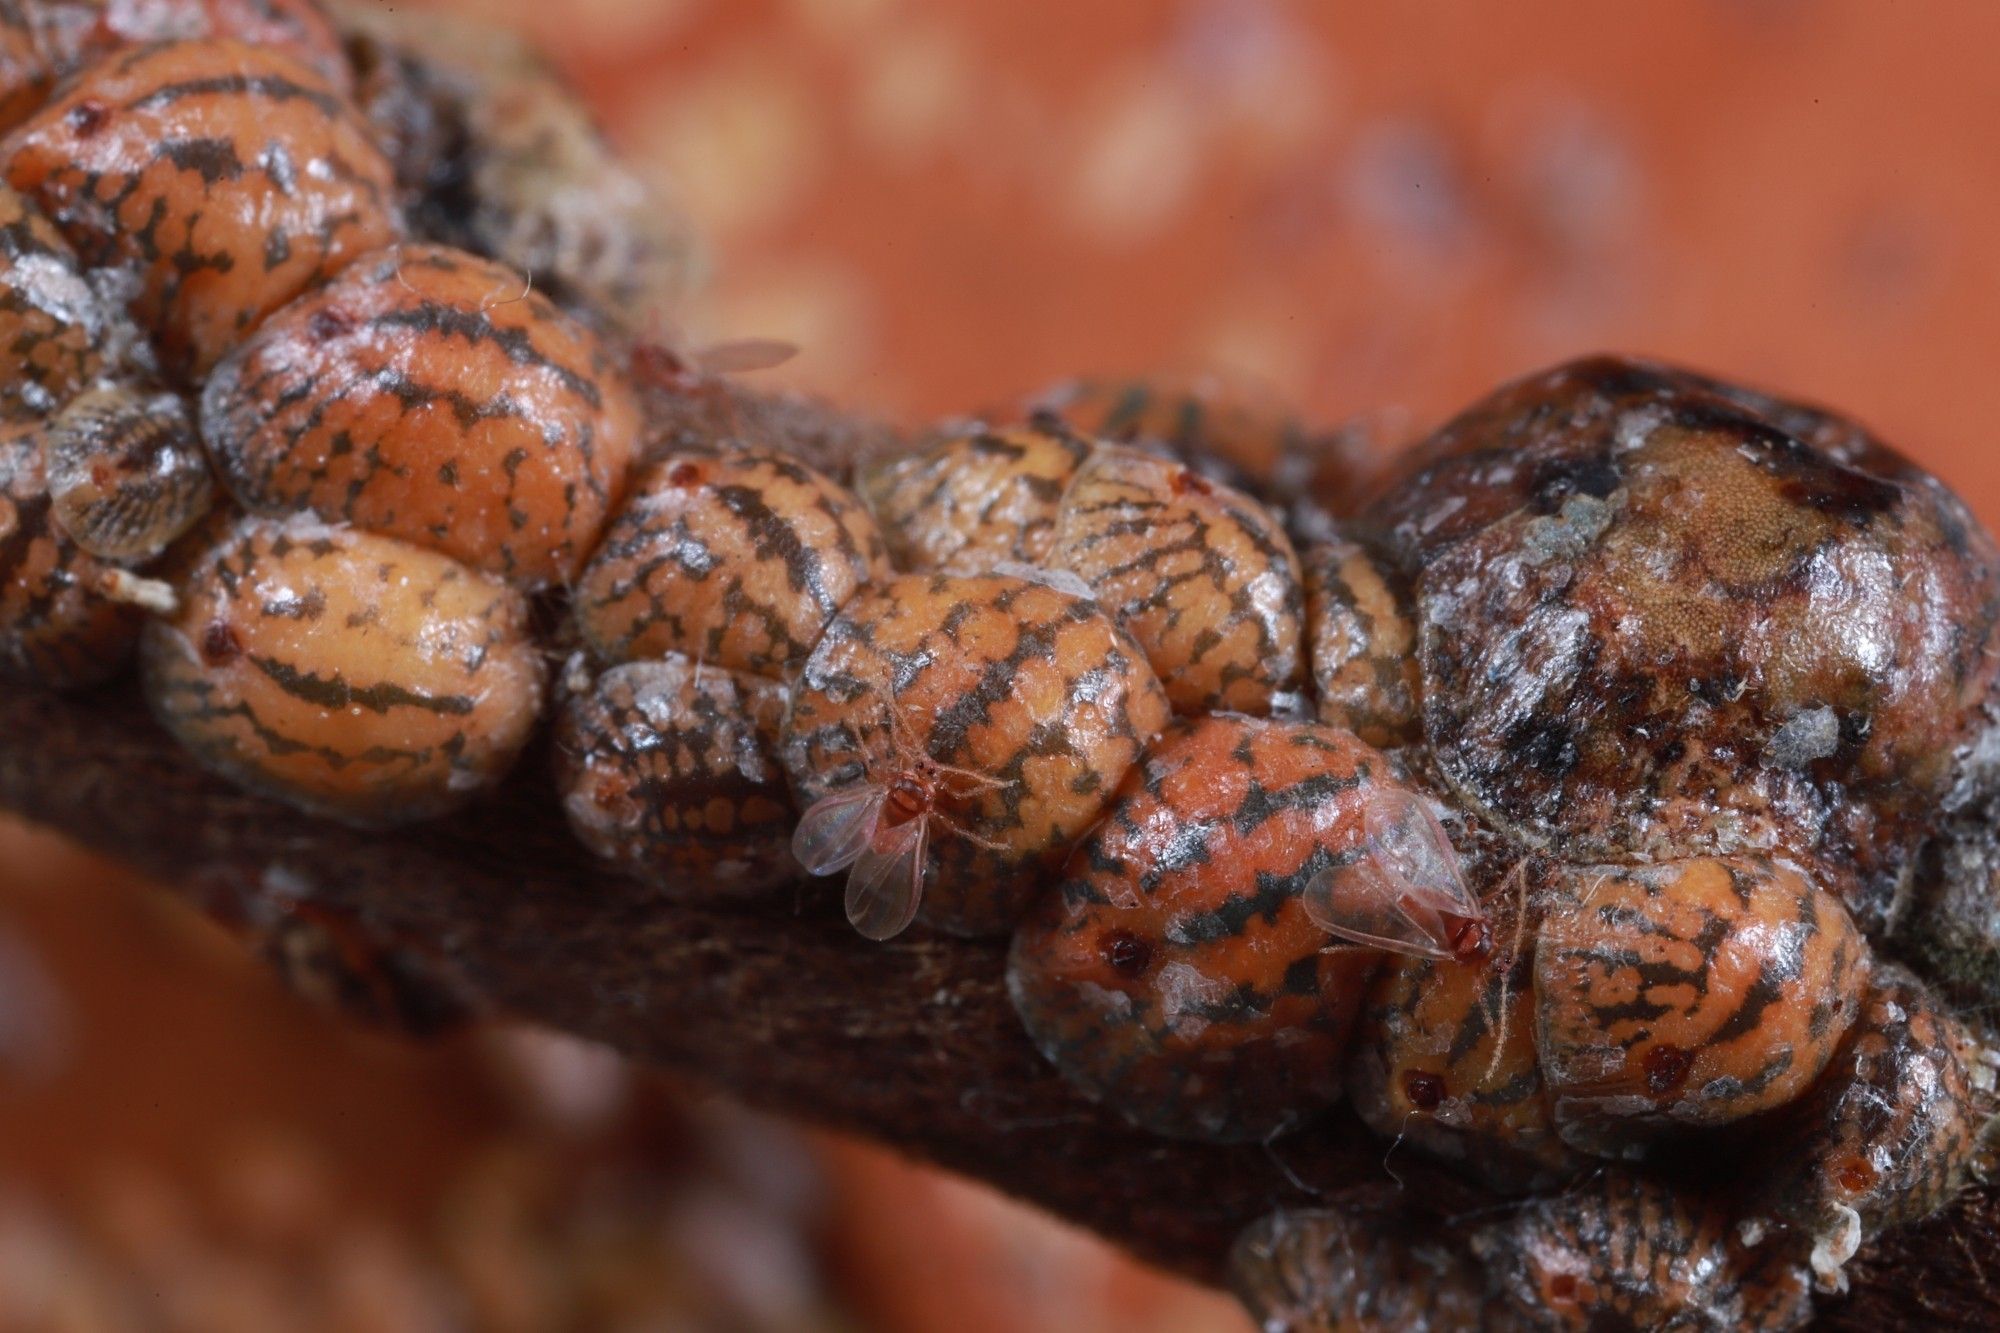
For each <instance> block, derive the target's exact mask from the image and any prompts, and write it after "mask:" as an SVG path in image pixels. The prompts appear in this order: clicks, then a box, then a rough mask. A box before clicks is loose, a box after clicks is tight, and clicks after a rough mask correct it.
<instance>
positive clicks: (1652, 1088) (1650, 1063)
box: [1641, 1042, 1694, 1097]
mask: <svg viewBox="0 0 2000 1333" xmlns="http://www.w3.org/2000/svg"><path fill="white" fill-rule="evenodd" d="M1641 1063H1642V1064H1643V1065H1644V1067H1645V1071H1646V1091H1648V1092H1650V1093H1652V1094H1653V1095H1654V1096H1655V1097H1665V1096H1668V1095H1670V1094H1671V1093H1673V1092H1674V1091H1675V1090H1676V1089H1677V1088H1679V1087H1680V1085H1681V1084H1683V1083H1685V1082H1687V1076H1688V1070H1689V1069H1690V1068H1692V1067H1693V1065H1694V1052H1693V1051H1684V1050H1682V1049H1681V1048H1680V1047H1678V1046H1669V1045H1667V1044H1665V1043H1664V1042H1663V1043H1661V1044H1660V1045H1658V1046H1655V1047H1654V1048H1653V1049H1652V1050H1650V1051H1647V1052H1646V1058H1645V1059H1644V1060H1643V1061H1642V1062H1641Z"/></svg>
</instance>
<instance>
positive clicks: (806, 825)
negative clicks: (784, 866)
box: [792, 783, 889, 875]
mask: <svg viewBox="0 0 2000 1333" xmlns="http://www.w3.org/2000/svg"><path fill="white" fill-rule="evenodd" d="M888 797H889V792H888V789H887V788H886V787H880V786H877V785H875V784H873V783H863V784H862V785H861V786H858V787H848V788H845V789H843V790H841V791H837V792H834V793H833V794H832V795H831V796H822V797H821V798H820V799H819V800H817V801H814V802H813V803H812V807H811V808H810V809H808V810H807V811H806V812H805V814H804V815H803V816H801V817H800V819H799V826H798V827H797V828H796V829H794V830H792V856H793V857H794V858H795V859H796V860H797V861H798V863H799V864H800V865H802V866H804V867H805V868H806V873H807V874H808V875H831V874H833V873H834V872H835V871H837V870H842V869H845V868H846V867H848V866H850V865H852V864H854V859H855V858H856V857H857V856H860V855H861V854H862V853H863V852H865V851H867V850H868V840H869V839H870V838H873V837H874V836H875V827H876V825H877V824H879V823H880V822H881V820H882V802H883V801H885V800H887V799H888Z"/></svg>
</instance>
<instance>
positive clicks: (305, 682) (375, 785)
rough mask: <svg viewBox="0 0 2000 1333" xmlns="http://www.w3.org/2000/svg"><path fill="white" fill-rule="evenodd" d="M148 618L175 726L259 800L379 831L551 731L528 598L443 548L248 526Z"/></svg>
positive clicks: (149, 688)
mask: <svg viewBox="0 0 2000 1333" xmlns="http://www.w3.org/2000/svg"><path fill="white" fill-rule="evenodd" d="M176 583H177V585H178V586H177V591H178V600H179V605H178V607H177V609H175V610H174V611H173V612H172V614H170V615H166V616H163V617H162V618H160V619H156V620H153V621H151V622H150V623H149V624H148V625H147V626H146V632H145V639H144V644H143V661H142V665H143V667H144V677H145V687H146V695H147V699H148V701H149V702H150V703H151V705H152V708H153V713H154V715H155V716H156V717H157V718H158V719H159V720H160V722H161V724H162V725H163V726H165V727H166V729H167V730H168V731H169V732H170V733H171V734H172V735H173V736H174V737H175V738H176V739H177V740H179V741H180V742H181V744H182V745H184V746H186V747H187V749H188V750H189V752H191V753H192V754H193V755H194V756H195V757H196V758H197V759H198V760H200V761H201V762H202V763H203V764H205V765H206V766H208V767H209V768H210V769H212V770H213V771H215V772H217V773H220V774H221V775H222V776H224V777H226V778H229V779H230V780H231V781H233V782H236V783H237V784H238V785H240V786H243V787H246V788H248V789H250V790H252V791H257V792H262V793H265V794H267V795H271V796H275V797H277V798H279V799H282V800H285V801H288V802H290V803H291V804H293V805H295V806H298V807H299V808H301V809H304V810H307V811H310V812H312V813H315V814H321V815H325V816H327V817H329V818H333V819H338V820H342V821H344V822H346V823H350V824H354V825H357V826H360V827H364V828H382V827H390V826H394V825H399V824H407V823H410V822H412V821H415V820H420V819H425V818H429V817H431V816H434V815H439V814H442V813H445V812H446V811H449V810H453V809H456V808H458V807H459V806H462V805H464V804H466V803H467V802H469V801H470V800H471V799H472V798H473V797H475V796H477V795H478V794H479V793H480V792H482V791H484V790H486V789H488V788H489V787H491V786H492V785H493V784H495V783H496V782H498V781H499V780H500V778H501V777H502V776H504V775H505V774H506V772H507V771H508V769H509V768H510V767H511V766H512V764H513V762H514V759H515V758H516V756H517V755H518V754H519V753H520V751H521V749H522V747H523V746H524V745H526V743H527V741H528V738H529V737H530V735H531V734H532V733H533V731H534V727H535V722H536V720H537V718H538V717H539V715H540V712H541V703H542V679H543V669H542V659H541V649H540V647H539V646H538V645H537V644H536V643H535V641H534V640H533V638H532V637H530V635H529V632H528V606H527V600H526V598H525V597H524V596H523V595H522V594H521V593H520V592H519V591H518V590H516V589H514V588H511V587H509V586H508V585H506V584H504V583H502V582H500V581H499V580H498V579H495V578H492V577H490V576H488V575H485V574H481V573H479V572H477V571H476V570H472V569H468V568H467V567H466V566H464V565H462V564H460V563H459V562H458V561H456V560H453V559H452V558H451V557H449V556H445V555H440V554H438V553H437V552H435V551H430V550H426V549H424V548H423V547H420V546H413V545H411V544H409V543H407V542H402V541H398V540H396V539H395V538H393V537H384V536H380V535H378V534H375V533H366V532H361V531H358V530H356V529H353V528H347V527H329V526H327V525H325V524H323V523H320V522H318V521H317V520H314V519H311V518H308V517H303V516H299V517H294V518H292V519H290V520H288V521H284V522H279V521H275V520H270V519H260V518H247V519H241V520H238V521H237V522H236V523H235V524H233V525H232V526H230V527H228V528H226V529H224V530H223V532H222V534H221V536H220V537H219V538H218V539H217V540H215V541H214V542H213V544H211V545H209V546H207V548H206V549H205V550H203V551H202V553H201V554H200V555H199V556H197V557H195V558H194V559H192V560H191V561H190V562H188V564H187V566H186V568H185V569H183V570H181V571H180V572H179V576H178V578H177V579H176Z"/></svg>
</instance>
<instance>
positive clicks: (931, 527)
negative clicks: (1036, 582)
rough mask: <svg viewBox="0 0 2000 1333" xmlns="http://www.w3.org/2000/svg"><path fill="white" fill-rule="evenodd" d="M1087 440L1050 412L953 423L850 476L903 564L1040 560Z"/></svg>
mask: <svg viewBox="0 0 2000 1333" xmlns="http://www.w3.org/2000/svg"><path fill="white" fill-rule="evenodd" d="M1090 448H1091V446H1090V445H1089V444H1088V443H1087V442H1086V441H1084V440H1083V439H1081V438H1079V437H1078V436H1076V435H1073V434H1071V433H1070V432H1069V431H1067V430H1065V429H1064V428H1063V427H1062V426H1061V424H1060V423H1059V422H1056V421H1053V420H1050V419H1048V418H1041V419H1037V420H1034V421H1031V422H1029V423H1028V424H1026V425H1023V426H1016V427H1009V428H1006V429H995V430H989V429H985V428H980V429H975V430H969V431H963V432H955V433H953V434H951V435H950V436H948V437H947V438H945V439H944V440H941V441H939V442H937V443H936V444H934V445H932V446H931V447H930V448H928V449H924V450H921V451H917V452H912V453H906V454H901V455H899V456H897V457H894V458H891V459H888V460H886V461H884V462H882V463H880V464H878V465H876V466H874V467H871V468H868V469H866V470H864V471H863V472H862V474H861V476H860V478H859V479H858V480H857V482H856V486H857V488H858V489H859V490H860V492H861V495H862V498H863V499H865V500H867V502H868V504H869V506H870V508H872V509H873V510H874V511H875V515H876V517H877V518H879V519H880V520H881V522H882V531H883V533H884V535H885V536H886V537H887V538H888V542H889V553H890V554H891V555H892V556H893V557H894V558H895V560H896V564H897V566H898V567H899V568H902V569H911V570H936V571H938V572H940V573H945V574H984V573H989V572H991V571H992V569H993V568H994V566H995V565H999V564H1003V563H1010V562H1011V563H1017V564H1023V565H1047V564H1048V563H1049V556H1050V554H1051V552H1052V550H1053V548H1054V546H1055V532H1056V519H1057V515H1058V514H1059V512H1060V510H1061V506H1062V498H1063V495H1064V494H1065V493H1066V492H1067V491H1068V490H1069V484H1070V481H1071V480H1072V479H1073V478H1074V477H1075V476H1076V470H1077V469H1078V468H1079V467H1081V466H1082V465H1083V461H1084V459H1085V458H1087V457H1089V455H1090Z"/></svg>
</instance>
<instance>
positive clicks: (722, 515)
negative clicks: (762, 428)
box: [576, 449, 889, 677]
mask: <svg viewBox="0 0 2000 1333" xmlns="http://www.w3.org/2000/svg"><path fill="white" fill-rule="evenodd" d="M888 573H889V563H888V559H887V557H886V555H885V554H884V551H883V546H882V537H881V533H880V532H879V531H878V530H877V528H876V526H875V522H874V520H873V519H871V518H870V517H869V515H868V511H867V510H866V509H865V508H863V507H862V505H861V504H860V503H859V502H858V501H857V500H856V499H855V498H854V496H853V495H852V494H850V493H849V492H848V491H847V489H846V488H845V487H843V486H840V485H839V484H837V483H836V482H834V481H833V480H832V479H831V478H829V477H827V476H825V475H824V474H822V473H820V472H817V471H815V470H814V469H812V468H809V467H807V466H806V465H805V464H803V463H800V462H798V461H797V460H795V459H792V458H788V457H786V456H784V455H782V454H778V453H773V452H771V451H768V450H754V449H724V450H722V451H721V452H719V453H714V454H688V455H675V456H671V457H668V458H665V459H662V460H661V461H659V462H657V463H655V464H653V465H652V466H651V467H649V468H647V469H646V470H645V471H644V472H642V473H641V474H640V476H639V478H638V480H637V482H636V483H635V485H634V486H633V493H632V497H631V499H630V500H629V501H628V502H627V503H626V505H625V507H624V508H623V509H622V510H621V511H620V512H619V514H618V516H617V517H616V518H615V519H614V520H613V521H612V523H611V525H610V527H609V529H608V530H607V531H606V532H605V534H604V541H603V544H602V545H601V546H600V547H599V549H598V552H597V554H596V556H595V557H594V558H593V559H592V560H591V562H590V565H589V567H588V568H587V569H585V570H584V572H583V576H582V578H580V579H579V580H578V582H577V587H576V620H577V626H578V628H579V629H580V630H581V631H582V634H583V638H584V641H585V642H586V643H587V644H589V645H590V647H591V650H592V651H593V652H594V653H595V654H596V655H597V657H598V658H599V660H601V661H604V662H627V661H634V660H638V659H642V658H650V657H660V656H663V655H665V654H667V653H680V654H683V655H685V656H687V657H690V658H693V659H695V660H697V661H700V662H702V663H704V664H713V665H715V666H718V667H722V668H725V669H727V670H731V671H748V672H754V673H757V674H761V675H767V676H772V677H777V676H782V675H784V674H786V673H788V672H790V671H792V670H794V669H796V668H797V666H798V665H799V663H801V662H803V661H804V660H805V657H806V655H807V654H808V653H809V652H811V651H812V648H813V645H814V644H815V643H817V642H818V641H819V637H820V631H821V630H822V629H823V628H825V626H826V624H827V622H828V621H830V620H831V619H833V616H834V614H835V613H836V612H837V611H839V610H840V609H841V607H843V606H845V605H846V604H847V602H848V599H850V598H851V597H853V596H854V594H855V592H856V591H857V590H858V589H860V588H861V587H862V586H863V585H864V584H866V583H868V582H869V581H871V580H874V579H879V578H881V577H883V576H886V575H887V574H888Z"/></svg>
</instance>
